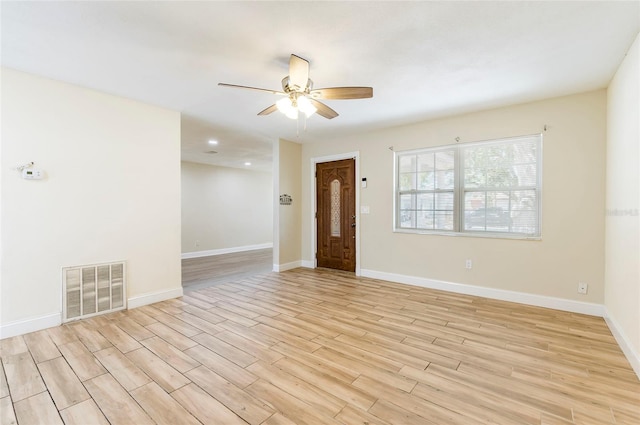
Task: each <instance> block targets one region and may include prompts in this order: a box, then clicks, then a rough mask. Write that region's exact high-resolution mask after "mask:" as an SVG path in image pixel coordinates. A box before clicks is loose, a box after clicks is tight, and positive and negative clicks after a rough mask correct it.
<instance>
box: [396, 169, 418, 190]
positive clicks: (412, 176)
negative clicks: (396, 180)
mask: <svg viewBox="0 0 640 425" xmlns="http://www.w3.org/2000/svg"><path fill="white" fill-rule="evenodd" d="M415 188H416V173H400V190H402V191H405V190H415Z"/></svg>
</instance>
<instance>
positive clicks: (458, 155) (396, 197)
mask: <svg viewBox="0 0 640 425" xmlns="http://www.w3.org/2000/svg"><path fill="white" fill-rule="evenodd" d="M542 139H543V137H542V134H532V135H526V136H517V137H509V138H502V139H493V140H485V141H478V142H469V143H458V144H455V145H441V146H434V147H429V148H422V149H412V150H406V151H397V152H394V155H393V161H394V166H393V231H394V232H396V233H414V234H428V235H434V234H435V235H447V236H471V237H489V238H505V239H528V240H540V239H542V159H543V155H542V146H543V143H542V142H543V140H542ZM519 141H534V142H535V143H536V147H537V149H536V151H537V157H536V185H535V187H533V186H528V187H518V188H517V189H518V190H535V192H536V201H537V202H536V209H535V212H536V218H537V232H536V233H531V234H529V233H519V232H503V231H487V230H464V219H465V217H464V212H465V205H464V201H465V188H464V187H463V185H464V166H463V161H464V158H463V151H464V150H465V149H467V148H472V147H476V146H490V145H500V144H510V143H517V142H519ZM452 149H453V150H454V201H453V202H454V206H453V221H454V225H453V230H437V229H436V230H430V229H421V228H406V227H400V207H401V205H400V195H401V194H406V193H408V192H411V191H400V187H399V185H400V167H399V164H400V158H401V157H403V156H408V155H419V154H424V153H435V152H439V151H446V150H452ZM511 189H514V188H511ZM490 190H491V189H488V188H479V189H478V191H490ZM496 190H504V191H509V188H502V189H498V188H496ZM471 191H475V190H472V189H467V190H466V192H471ZM411 193H416V194H418V193H420V191H419V190H417V188H416V190H415V191H413V192H411ZM416 220H417V219H416Z"/></svg>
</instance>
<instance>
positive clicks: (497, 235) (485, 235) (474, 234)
mask: <svg viewBox="0 0 640 425" xmlns="http://www.w3.org/2000/svg"><path fill="white" fill-rule="evenodd" d="M393 233H404V234H412V235H434V236H457V237H467V238H469V237H470V238H488V239H510V240H527V241H541V240H542V236H528V235H522V234H517V233H499V232H491V233H490V232H486V233H485V232H482V233H480V232H447V231H444V230H415V229H398V228H395V229H393Z"/></svg>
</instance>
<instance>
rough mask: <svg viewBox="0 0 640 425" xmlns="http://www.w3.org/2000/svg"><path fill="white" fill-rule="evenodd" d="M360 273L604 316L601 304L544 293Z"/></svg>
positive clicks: (371, 272)
mask: <svg viewBox="0 0 640 425" xmlns="http://www.w3.org/2000/svg"><path fill="white" fill-rule="evenodd" d="M361 273H362V276H363V277H370V278H373V279H381V280H388V281H391V282H397V283H404V284H407V285H413V286H421V287H424V288H430V289H439V290H442V291H448V292H455V293H457V294H465V295H475V296H478V297H485V298H492V299H496V300H502V301H511V302H515V303H520V304H528V305H534V306H537V307H546V308H553V309H556V310H563V311H570V312H572V313H581V314H588V315H590V316H598V317H603V316H604V306H603V305H602V304H595V303H585V302H581V301H573V300H567V299H563V298H555V297H547V296H544V295H535V294H527V293H524V292H516V291H507V290H504V289H494V288H487V287H483V286H474V285H467V284H463V283H453V282H445V281H441V280H433V279H426V278H423V277H416V276H406V275H400V274H395V273H386V272H379V271H375V270H365V269H362V270H361Z"/></svg>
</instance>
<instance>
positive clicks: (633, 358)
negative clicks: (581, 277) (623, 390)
mask: <svg viewBox="0 0 640 425" xmlns="http://www.w3.org/2000/svg"><path fill="white" fill-rule="evenodd" d="M604 320H605V322H607V326H609V330H610V331H611V333H612V334H613V337H614V338H615V339H616V341H617V342H618V345H619V346H620V349H621V350H622V352H623V353H624V355H625V357H626V358H627V360H628V361H629V364H630V365H631V367H632V368H633V370H634V371H635V372H636V375H637V376H638V379H640V353H638V352H636V351H634V349H633V345H631V342H629V338H627V336H626V334H625V333H624V331H623V330H622V327H621V326H620V325H619V324H618V322H617V321H616V319H614V318H613V316H611V314H610V313H609V310H608V309H607V307H606V306H605V307H604Z"/></svg>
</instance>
